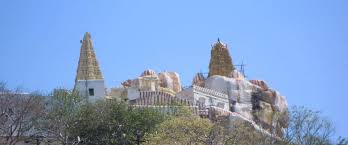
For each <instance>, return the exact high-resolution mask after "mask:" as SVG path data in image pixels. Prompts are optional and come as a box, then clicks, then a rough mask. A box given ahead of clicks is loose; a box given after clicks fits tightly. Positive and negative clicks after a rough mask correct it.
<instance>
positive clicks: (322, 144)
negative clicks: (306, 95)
mask: <svg viewBox="0 0 348 145" xmlns="http://www.w3.org/2000/svg"><path fill="white" fill-rule="evenodd" d="M289 115H290V116H289V126H288V128H287V129H286V130H285V132H284V139H283V140H284V143H285V144H298V145H327V144H331V143H330V142H331V141H330V138H331V136H332V135H333V133H334V127H333V125H332V123H331V122H330V121H329V120H328V119H326V118H324V117H322V116H321V114H320V112H317V111H313V110H310V109H307V108H304V107H296V106H295V107H293V108H292V109H291V111H290V112H289Z"/></svg>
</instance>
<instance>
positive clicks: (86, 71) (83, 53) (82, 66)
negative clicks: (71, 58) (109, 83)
mask: <svg viewBox="0 0 348 145" xmlns="http://www.w3.org/2000/svg"><path fill="white" fill-rule="evenodd" d="M102 79H103V76H102V73H101V71H100V68H99V65H98V61H97V58H96V55H95V52H94V48H93V44H92V40H91V35H90V34H89V33H88V32H86V33H85V35H84V37H83V40H82V42H81V50H80V59H79V64H78V67H77V74H76V81H78V80H102Z"/></svg>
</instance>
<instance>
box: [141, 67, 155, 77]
mask: <svg viewBox="0 0 348 145" xmlns="http://www.w3.org/2000/svg"><path fill="white" fill-rule="evenodd" d="M140 76H141V77H144V76H152V77H158V75H157V73H156V72H155V71H154V70H152V69H148V70H145V71H144V72H143V73H142V74H141V75H140Z"/></svg>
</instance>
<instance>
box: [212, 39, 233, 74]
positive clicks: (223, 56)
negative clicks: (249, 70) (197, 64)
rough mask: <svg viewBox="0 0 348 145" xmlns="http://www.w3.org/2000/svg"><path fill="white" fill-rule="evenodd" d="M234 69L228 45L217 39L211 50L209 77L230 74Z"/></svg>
mask: <svg viewBox="0 0 348 145" xmlns="http://www.w3.org/2000/svg"><path fill="white" fill-rule="evenodd" d="M233 70H234V66H233V63H232V58H231V56H230V53H229V52H228V49H227V45H225V44H224V43H223V42H221V41H220V39H219V38H218V39H217V42H216V43H215V44H214V45H213V48H212V50H211V58H210V63H209V74H208V77H210V76H213V75H220V76H228V75H229V74H230V73H231V72H232V71H233Z"/></svg>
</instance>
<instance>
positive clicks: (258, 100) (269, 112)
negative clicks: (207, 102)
mask: <svg viewBox="0 0 348 145" xmlns="http://www.w3.org/2000/svg"><path fill="white" fill-rule="evenodd" d="M205 88H209V89H212V90H216V91H219V92H221V93H226V94H228V96H229V98H230V103H231V105H232V110H231V111H233V112H236V113H239V114H241V115H242V116H244V117H246V118H248V119H250V120H254V121H255V122H257V123H258V124H260V125H261V126H262V127H263V128H264V129H266V130H268V131H270V132H277V133H278V135H281V130H282V128H285V127H286V126H287V119H286V118H287V102H286V100H285V98H284V97H283V96H281V95H280V94H279V93H278V92H277V91H274V90H272V89H269V88H268V85H267V84H266V83H265V82H264V81H259V80H254V81H248V80H246V79H240V78H239V79H236V78H228V77H224V76H217V75H216V76H212V77H209V78H207V79H206V81H205Z"/></svg>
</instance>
